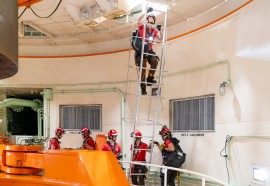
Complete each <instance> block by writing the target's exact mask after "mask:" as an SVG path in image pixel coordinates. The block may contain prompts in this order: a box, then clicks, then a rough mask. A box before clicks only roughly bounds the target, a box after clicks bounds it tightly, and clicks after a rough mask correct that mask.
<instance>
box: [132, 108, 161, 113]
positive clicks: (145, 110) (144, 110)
mask: <svg viewBox="0 0 270 186" xmlns="http://www.w3.org/2000/svg"><path fill="white" fill-rule="evenodd" d="M136 110H138V111H143V112H158V111H159V110H147V109H141V108H138V109H136Z"/></svg>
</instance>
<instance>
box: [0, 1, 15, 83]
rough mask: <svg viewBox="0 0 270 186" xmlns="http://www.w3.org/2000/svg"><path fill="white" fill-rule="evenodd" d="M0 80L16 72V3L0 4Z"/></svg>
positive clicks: (6, 2) (3, 2) (4, 2)
mask: <svg viewBox="0 0 270 186" xmlns="http://www.w3.org/2000/svg"><path fill="white" fill-rule="evenodd" d="M0 41H1V42H0V79H5V78H8V77H11V76H13V75H14V74H16V73H17V72H18V5H17V1H10V0H1V3H0Z"/></svg>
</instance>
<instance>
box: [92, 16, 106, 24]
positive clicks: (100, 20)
mask: <svg viewBox="0 0 270 186" xmlns="http://www.w3.org/2000/svg"><path fill="white" fill-rule="evenodd" d="M106 19H107V18H106V17H103V16H101V17H98V18H96V19H94V21H95V22H96V23H102V22H103V21H105V20H106Z"/></svg>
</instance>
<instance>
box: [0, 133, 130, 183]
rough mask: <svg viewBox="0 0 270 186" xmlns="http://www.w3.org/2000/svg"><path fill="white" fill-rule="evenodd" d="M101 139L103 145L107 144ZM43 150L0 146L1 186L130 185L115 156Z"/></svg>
mask: <svg viewBox="0 0 270 186" xmlns="http://www.w3.org/2000/svg"><path fill="white" fill-rule="evenodd" d="M99 137H100V136H99ZM100 139H101V140H98V138H97V141H98V144H99V145H101V143H104V138H102V137H101V138H100ZM105 139H106V138H105ZM102 140H103V141H102ZM41 150H42V146H38V145H36V146H35V145H31V146H24V145H5V144H0V154H1V162H0V166H1V171H2V172H0V186H2V185H3V186H67V185H69V186H129V185H130V184H129V182H128V180H127V178H126V176H125V174H124V172H123V170H122V168H121V166H120V164H119V162H118V161H117V159H116V158H115V155H114V154H113V153H112V152H109V151H107V152H105V151H100V150H95V151H89V150H47V151H41Z"/></svg>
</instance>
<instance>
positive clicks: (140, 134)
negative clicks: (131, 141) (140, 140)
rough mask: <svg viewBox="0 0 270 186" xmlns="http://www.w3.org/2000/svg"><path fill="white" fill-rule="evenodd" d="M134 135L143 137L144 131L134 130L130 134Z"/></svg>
mask: <svg viewBox="0 0 270 186" xmlns="http://www.w3.org/2000/svg"><path fill="white" fill-rule="evenodd" d="M133 135H135V137H142V133H141V132H140V131H138V130H135V131H134V132H132V133H131V134H130V137H133Z"/></svg>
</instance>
